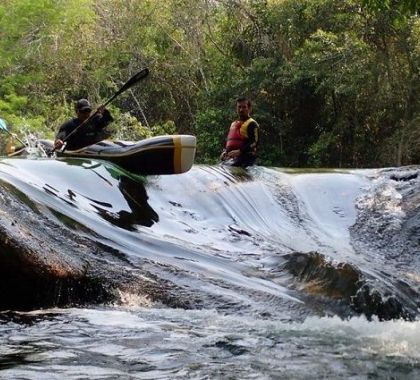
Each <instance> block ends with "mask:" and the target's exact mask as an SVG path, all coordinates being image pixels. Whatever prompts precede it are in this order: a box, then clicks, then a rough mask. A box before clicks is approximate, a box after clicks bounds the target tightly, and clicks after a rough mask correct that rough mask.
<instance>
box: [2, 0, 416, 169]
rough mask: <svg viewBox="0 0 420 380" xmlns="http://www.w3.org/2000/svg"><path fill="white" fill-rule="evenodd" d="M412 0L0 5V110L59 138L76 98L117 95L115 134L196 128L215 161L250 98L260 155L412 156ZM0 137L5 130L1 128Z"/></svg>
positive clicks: (26, 0) (306, 160)
mask: <svg viewBox="0 0 420 380" xmlns="http://www.w3.org/2000/svg"><path fill="white" fill-rule="evenodd" d="M418 4H419V2H418V0H406V1H393V0H364V1H363V0H359V1H357V0H2V2H1V3H0V117H2V118H4V119H5V120H6V121H7V122H8V124H9V125H10V127H11V129H12V130H13V132H15V133H17V134H18V135H22V134H23V133H24V132H25V131H36V132H37V133H38V134H40V135H41V136H43V137H49V138H51V137H53V136H54V131H55V130H56V129H57V127H58V126H59V125H60V124H61V123H62V122H63V121H64V120H65V119H66V118H68V117H70V116H71V115H72V114H73V107H72V102H73V101H74V100H75V99H78V98H80V97H88V98H89V99H90V100H91V101H92V102H93V103H94V104H97V105H99V104H100V103H102V102H103V101H105V100H106V99H107V98H109V97H110V96H111V95H112V94H113V93H114V92H115V90H117V89H118V88H119V87H120V86H121V85H122V84H123V83H124V82H125V81H126V80H127V79H128V78H129V77H130V76H131V75H133V74H134V73H135V72H136V71H138V70H139V69H141V68H142V67H144V66H148V67H149V68H150V70H151V75H150V77H149V78H147V79H146V80H145V81H143V82H141V83H140V85H139V86H137V87H135V88H132V89H130V90H128V91H127V92H126V93H124V94H123V95H121V96H120V97H118V98H117V99H116V100H115V101H114V102H113V103H112V106H111V110H112V112H113V114H114V115H115V116H116V121H115V123H113V124H114V127H113V128H114V133H115V137H117V138H120V137H123V138H125V139H139V138H142V137H145V136H149V135H153V134H161V133H174V132H178V133H192V134H195V135H197V137H198V141H199V151H198V157H197V160H198V161H199V162H216V160H217V157H218V156H219V153H220V150H221V148H222V144H223V139H224V136H225V134H226V131H227V128H228V126H229V124H230V122H231V121H232V119H233V118H234V117H235V113H234V100H235V98H236V97H237V96H240V95H246V96H249V97H250V98H251V99H252V100H253V103H254V117H255V118H256V119H257V120H258V121H259V123H260V125H261V128H262V144H261V149H260V158H261V159H260V163H261V164H264V165H274V166H317V167H319V166H330V167H372V166H385V165H402V164H410V163H419V161H420V148H419V147H420V107H419V105H420V96H419V95H420V80H419V79H420V72H419V67H420V19H419V13H418V11H419V5H418ZM0 137H1V139H2V141H3V143H4V139H5V136H4V135H3V136H0Z"/></svg>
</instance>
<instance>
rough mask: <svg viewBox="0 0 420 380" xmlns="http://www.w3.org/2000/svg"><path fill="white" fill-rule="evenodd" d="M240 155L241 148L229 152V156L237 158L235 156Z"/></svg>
mask: <svg viewBox="0 0 420 380" xmlns="http://www.w3.org/2000/svg"><path fill="white" fill-rule="evenodd" d="M240 155H241V151H240V149H235V150H231V151H230V152H229V153H228V154H227V158H235V157H239V156H240Z"/></svg>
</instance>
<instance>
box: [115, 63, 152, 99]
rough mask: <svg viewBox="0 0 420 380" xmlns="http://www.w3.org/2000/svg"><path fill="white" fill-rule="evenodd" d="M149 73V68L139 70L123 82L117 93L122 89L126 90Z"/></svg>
mask: <svg viewBox="0 0 420 380" xmlns="http://www.w3.org/2000/svg"><path fill="white" fill-rule="evenodd" d="M148 75H149V69H148V68H147V67H145V68H144V69H143V70H140V71H139V72H138V73H137V74H135V75H133V76H132V77H131V78H130V79H129V80H128V81H127V82H126V83H125V84H124V86H122V87H121V88H120V90H119V91H118V94H121V93H122V92H123V91H125V90H128V89H129V88H130V87H133V86H134V85H135V84H136V83H138V82H139V81H141V80H142V79H144V78H146V77H147V76H148Z"/></svg>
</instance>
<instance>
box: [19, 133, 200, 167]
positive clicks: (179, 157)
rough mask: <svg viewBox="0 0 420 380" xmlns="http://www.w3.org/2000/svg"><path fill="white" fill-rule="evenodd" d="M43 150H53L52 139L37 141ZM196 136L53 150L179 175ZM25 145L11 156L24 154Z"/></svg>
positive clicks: (187, 163) (188, 163) (188, 162)
mask: <svg viewBox="0 0 420 380" xmlns="http://www.w3.org/2000/svg"><path fill="white" fill-rule="evenodd" d="M38 146H40V147H42V149H43V150H44V151H45V152H49V151H52V149H53V142H52V141H49V140H39V141H38ZM195 150H196V137H195V136H191V135H165V136H156V137H151V138H147V139H144V140H140V141H137V142H129V141H109V140H104V141H101V142H98V143H96V144H93V145H89V146H87V147H84V148H81V149H77V150H65V151H64V152H60V151H55V154H56V156H57V157H72V158H93V159H101V160H106V161H109V162H112V163H114V164H117V165H119V166H121V167H122V168H123V169H125V170H128V171H129V172H131V173H135V174H141V175H154V174H155V175H160V174H181V173H185V172H187V171H188V170H190V169H191V167H192V165H193V163H194V157H195ZM26 154H27V153H25V148H23V149H22V150H21V151H19V152H18V151H17V152H15V153H13V154H11V155H13V156H15V155H26Z"/></svg>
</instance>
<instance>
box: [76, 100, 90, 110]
mask: <svg viewBox="0 0 420 380" xmlns="http://www.w3.org/2000/svg"><path fill="white" fill-rule="evenodd" d="M76 111H92V106H91V105H90V103H89V100H87V99H79V100H78V101H77V102H76Z"/></svg>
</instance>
